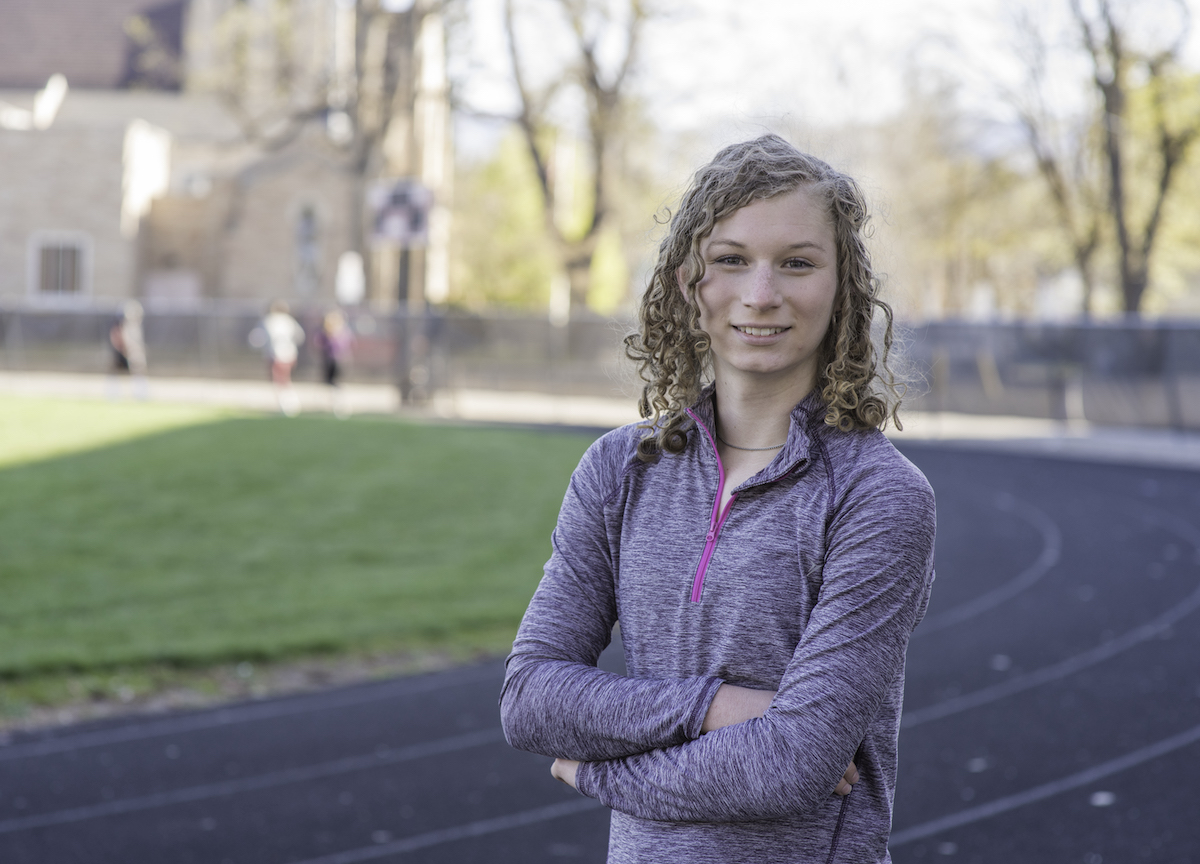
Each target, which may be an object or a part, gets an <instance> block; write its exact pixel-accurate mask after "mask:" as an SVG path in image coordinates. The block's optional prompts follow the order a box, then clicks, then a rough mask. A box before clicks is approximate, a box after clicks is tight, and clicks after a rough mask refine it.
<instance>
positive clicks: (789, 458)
mask: <svg viewBox="0 0 1200 864" xmlns="http://www.w3.org/2000/svg"><path fill="white" fill-rule="evenodd" d="M715 397H716V390H715V388H714V386H713V385H712V384H709V385H708V386H707V387H705V388H704V390H703V391H701V393H700V398H699V399H697V400H696V403H695V404H694V405H692V407H691V408H689V409H688V414H690V415H691V417H692V419H693V421H695V422H696V423H698V424H699V425H700V426H701V427H702V428H700V429H697V430H696V433H697V434H696V442H695V446H699V447H701V448H703V450H704V451H705V452H709V453H711V452H712V448H713V447H714V446H715V444H716V440H717V439H716V434H717V424H716V400H715ZM824 416H825V402H824V401H823V400H822V399H821V395H820V393H819V392H818V391H817V390H815V389H814V390H813V391H811V392H810V393H809V394H808V395H807V396H805V397H804V398H803V399H802V400H800V403H799V404H797V405H796V407H795V408H793V409H792V414H791V422H790V423H789V425H788V437H787V443H786V444H785V445H784V446H783V449H782V450H780V451H779V453H777V454H776V455H775V458H774V459H772V460H771V462H770V464H769V465H767V467H766V468H764V469H763V470H762V471H760V472H758V474H755V475H754V476H753V477H751V478H750V479H749V480H747V481H746V482H745V483H743V484H742V486H743V487H747V486H757V485H759V484H762V483H772V482H774V481H776V480H779V479H780V478H782V477H785V476H786V475H788V474H790V473H792V472H793V471H795V470H796V468H798V467H799V466H800V465H801V464H802V463H804V462H807V461H808V460H809V458H810V457H811V455H812V449H813V447H814V446H815V445H814V443H813V431H812V429H813V425H814V421H816V422H820V419H821V418H822V417H824ZM714 456H715V454H714Z"/></svg>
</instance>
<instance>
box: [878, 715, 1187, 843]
mask: <svg viewBox="0 0 1200 864" xmlns="http://www.w3.org/2000/svg"><path fill="white" fill-rule="evenodd" d="M1197 741H1200V726H1193V727H1192V728H1191V729H1188V730H1187V731H1186V732H1180V733H1179V734H1178V735H1173V736H1171V737H1170V738H1164V739H1163V740H1161V741H1157V742H1155V743H1154V744H1150V745H1148V746H1146V747H1143V748H1141V749H1140V750H1134V751H1133V752H1132V753H1126V754H1125V755H1124V756H1119V757H1117V758H1116V759H1111V760H1109V761H1108V762H1101V763H1100V764H1099V765H1093V766H1092V767H1091V768H1087V769H1085V770H1083V771H1080V772H1078V773H1076V774H1070V775H1068V776H1066V777H1062V778H1060V779H1058V780H1054V781H1051V782H1050V783H1044V784H1042V785H1041V786H1034V787H1033V788H1032V789H1026V790H1025V791H1024V792H1018V793H1016V794H1015V795H1006V796H1005V797H1003V798H997V799H996V800H995V801H989V802H988V803H986V804H980V805H979V806H977V807H971V808H969V809H967V810H960V811H959V812H958V813H951V814H950V815H949V816H943V817H941V818H940V819H933V820H931V821H929V822H923V823H921V824H920V825H914V826H913V827H911V828H905V829H904V830H903V831H897V832H895V833H894V834H892V839H891V841H889V843H888V845H889V846H891V847H893V848H895V847H897V846H902V845H904V844H905V843H911V842H912V841H914V840H921V839H924V838H925V837H931V836H933V835H934V834H941V833H942V832H943V831H949V830H950V829H952V828H960V827H962V826H963V825H969V824H971V823H972V822H979V821H980V820H983V819H990V818H991V817H993V816H999V815H1000V814H1001V813H1007V812H1008V811H1009V810H1015V809H1016V808H1018V807H1024V806H1025V805H1026V804H1032V803H1033V802H1034V801H1041V800H1042V799H1044V798H1050V797H1052V796H1054V795H1058V794H1060V793H1062V792H1067V791H1069V790H1071V789H1078V788H1079V787H1080V786H1086V785H1088V784H1089V783H1094V782H1095V781H1097V780H1100V779H1102V778H1104V777H1108V776H1110V775H1112V774H1117V773H1119V772H1121V771H1125V770H1126V769H1129V768H1133V767H1134V766H1136V765H1140V764H1142V763H1143V762H1149V761H1150V760H1151V759H1157V758H1158V757H1159V756H1165V755H1166V754H1167V753H1170V752H1172V751H1173V750H1179V749H1180V748H1183V747H1187V746H1188V745H1189V744H1195V743H1196V742H1197Z"/></svg>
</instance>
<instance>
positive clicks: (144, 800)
mask: <svg viewBox="0 0 1200 864" xmlns="http://www.w3.org/2000/svg"><path fill="white" fill-rule="evenodd" d="M503 740H504V733H503V732H502V731H501V730H500V729H483V730H480V731H478V732H469V733H467V734H465V735H455V736H454V737H452V738H441V739H438V740H437V741H427V742H425V743H423V744H413V745H411V746H408V747H397V748H395V749H391V750H380V751H377V752H375V753H371V754H369V755H365V756H348V757H346V758H344V759H335V760H333V761H331V762H321V763H319V764H316V765H304V766H301V767H299V768H289V769H287V770H284V771H272V772H270V773H268V774H258V775H255V776H253V777H241V778H238V779H237V780H225V781H221V782H219V783H205V784H202V785H200V786H188V787H185V788H183V789H172V790H171V791H169V792H156V793H154V794H153V795H142V796H140V797H137V798H122V799H119V800H116V801H105V802H103V803H101V804H91V805H88V806H86V807H72V808H70V809H68V810H55V811H52V812H50V813H36V814H33V815H31V816H21V817H18V818H16V819H5V820H3V821H0V834H11V833H13V832H15V831H30V830H33V829H35V828H46V827H48V826H51V825H65V824H69V823H72V822H82V821H84V820H87V819H98V818H100V817H103V816H116V815H120V814H123V813H134V812H138V811H141V810H151V809H154V808H156V807H169V806H171V805H173V804H188V803H191V802H193V801H203V800H206V799H209V798H220V797H222V796H225V795H237V794H241V793H243V792H252V791H256V790H259V789H268V788H270V787H272V786H282V785H285V784H287V783H300V782H303V781H307V780H317V779H320V778H322V777H332V776H334V775H337V774H347V773H349V772H352V771H362V770H365V769H369V768H377V767H379V766H381V765H394V764H396V763H398V762H411V761H413V760H416V759H424V758H427V757H430V756H440V755H442V754H444V753H451V752H453V751H456V750H466V749H469V748H471V747H480V746H483V745H485V744H494V743H496V742H498V741H503Z"/></svg>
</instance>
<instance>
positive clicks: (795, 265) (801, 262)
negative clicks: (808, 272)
mask: <svg viewBox="0 0 1200 864" xmlns="http://www.w3.org/2000/svg"><path fill="white" fill-rule="evenodd" d="M783 266H785V267H790V268H792V269H799V270H803V269H805V268H808V267H811V266H813V265H812V262H811V261H809V260H807V259H805V258H789V259H788V260H787V261H786V262H784V265H783Z"/></svg>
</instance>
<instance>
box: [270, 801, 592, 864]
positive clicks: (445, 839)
mask: <svg viewBox="0 0 1200 864" xmlns="http://www.w3.org/2000/svg"><path fill="white" fill-rule="evenodd" d="M601 806H603V805H602V804H601V803H600V802H599V801H595V800H593V799H591V798H580V799H579V800H577V801H565V802H563V803H562V804H551V805H549V806H547V807H537V808H535V809H533V810H523V811H521V812H520V813H513V814H511V815H508V816H498V817H496V818H495V819H481V820H479V821H478V822H468V823H467V824H466V825H457V826H455V827H454V828H443V829H441V830H440V831H429V832H427V833H425V834H417V835H416V836H414V837H406V838H404V839H403V840H396V841H394V842H392V843H381V844H379V845H377V846H367V847H364V848H362V849H350V850H347V851H345V852H335V853H334V854H332V855H325V856H323V857H321V858H310V859H308V860H307V861H296V862H293V864H356V862H358V861H370V860H371V859H372V858H386V857H387V856H388V855H401V854H403V853H405V852H413V851H415V850H417V849H426V848H428V847H430V846H440V845H441V844H443V843H453V842H454V841H456V840H466V839H468V838H470V837H481V836H483V835H485V834H494V833H496V832H497V831H508V830H509V829H512V828H521V827H523V826H525V825H534V824H537V823H538V822H547V821H549V820H551V819H561V818H562V817H564V816H574V815H575V814H576V813H586V812H587V811H589V810H595V809H596V808H598V807H601Z"/></svg>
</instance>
